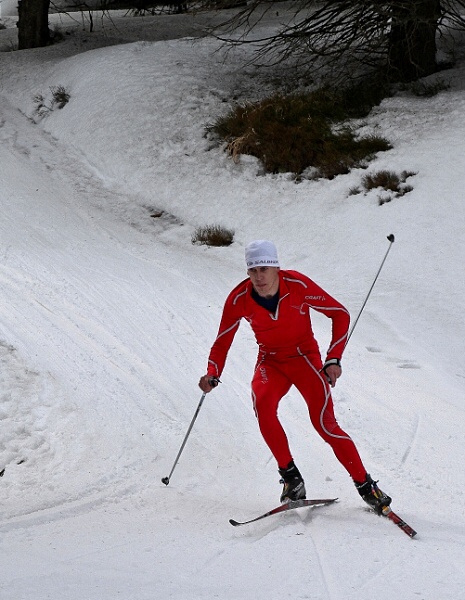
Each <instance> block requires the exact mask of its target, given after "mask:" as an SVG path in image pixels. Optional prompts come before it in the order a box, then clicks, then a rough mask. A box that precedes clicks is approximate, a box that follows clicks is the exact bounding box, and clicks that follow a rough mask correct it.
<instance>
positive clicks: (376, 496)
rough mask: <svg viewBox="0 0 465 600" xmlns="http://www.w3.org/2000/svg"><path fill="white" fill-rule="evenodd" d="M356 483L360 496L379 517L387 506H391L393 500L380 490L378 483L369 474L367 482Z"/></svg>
mask: <svg viewBox="0 0 465 600" xmlns="http://www.w3.org/2000/svg"><path fill="white" fill-rule="evenodd" d="M354 483H355V487H356V488H357V491H358V493H359V494H360V496H361V497H362V498H363V500H365V502H366V503H367V504H368V506H369V507H370V508H372V509H373V510H374V511H375V512H376V513H377V514H378V515H381V514H382V512H383V508H384V507H385V506H389V505H390V504H391V501H392V499H391V498H390V497H389V496H388V495H387V494H385V493H384V492H382V491H381V490H380V489H379V487H378V486H377V483H378V482H377V481H373V479H372V478H371V476H370V475H369V474H368V473H367V475H366V477H365V481H362V482H360V481H354Z"/></svg>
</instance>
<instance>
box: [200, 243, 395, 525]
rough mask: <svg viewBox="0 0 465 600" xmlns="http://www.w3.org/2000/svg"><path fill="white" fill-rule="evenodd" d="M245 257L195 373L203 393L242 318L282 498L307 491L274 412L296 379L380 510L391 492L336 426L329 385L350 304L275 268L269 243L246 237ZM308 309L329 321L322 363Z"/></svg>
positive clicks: (323, 432) (256, 400)
mask: <svg viewBox="0 0 465 600" xmlns="http://www.w3.org/2000/svg"><path fill="white" fill-rule="evenodd" d="M245 259H246V265H247V274H248V278H247V279H245V280H244V281H242V282H241V283H239V285H238V286H236V287H235V288H234V289H233V290H232V292H231V293H230V294H229V296H228V297H227V299H226V302H225V305H224V310H223V315H222V318H221V322H220V326H219V330H218V336H217V338H216V340H215V342H214V343H213V346H212V348H211V351H210V356H209V359H208V368H207V373H206V374H205V375H203V376H202V377H201V378H200V381H199V387H200V388H201V390H202V391H203V392H210V391H211V390H212V389H213V388H214V387H216V385H217V383H218V380H219V378H220V376H221V373H222V371H223V368H224V365H225V362H226V357H227V354H228V351H229V348H230V346H231V344H232V341H233V339H234V336H235V334H236V331H237V330H238V328H239V324H240V321H241V319H246V320H247V321H248V322H249V323H250V325H251V327H252V330H253V332H254V334H255V338H256V341H257V344H258V358H257V363H256V366H255V371H254V376H253V379H252V399H253V405H254V409H255V414H256V416H257V419H258V424H259V427H260V431H261V433H262V435H263V438H264V440H265V442H266V443H267V445H268V447H269V448H270V450H271V452H272V453H273V456H274V457H275V459H276V461H277V463H278V470H279V473H280V475H281V478H282V480H281V483H283V484H284V488H283V492H282V494H281V498H280V500H281V502H283V503H284V502H289V501H292V500H298V499H301V498H305V496H306V491H305V484H304V480H303V478H302V475H301V474H300V472H299V469H298V468H297V467H296V465H295V464H294V460H293V458H292V454H291V451H290V448H289V443H288V440H287V436H286V434H285V432H284V429H283V427H282V425H281V423H280V421H279V418H278V404H279V402H280V400H281V399H282V398H283V396H284V395H285V394H287V392H288V391H289V389H290V387H291V386H292V385H295V387H296V388H297V389H298V390H299V392H300V393H301V394H302V396H303V398H304V400H305V402H306V403H307V406H308V410H309V413H310V419H311V422H312V424H313V426H314V427H315V429H316V431H317V432H318V433H319V434H320V436H321V437H322V438H323V439H324V440H325V441H326V442H327V443H328V444H329V445H330V446H331V448H332V449H333V451H334V454H335V455H336V457H337V459H338V460H339V462H340V463H341V464H342V465H343V467H344V468H345V469H346V470H347V472H348V473H349V475H350V476H351V477H352V479H353V481H354V483H355V486H356V488H357V490H358V492H359V494H360V495H361V497H362V498H363V500H365V502H366V503H367V504H368V505H369V506H370V507H371V508H373V509H374V510H375V511H376V512H378V513H380V512H381V509H382V507H383V506H387V505H389V504H390V502H391V498H390V497H389V496H387V495H386V494H384V493H383V492H382V491H381V490H380V489H379V488H378V486H377V485H376V482H375V481H373V479H372V478H371V477H370V475H369V474H368V473H367V471H366V469H365V467H364V466H363V463H362V460H361V458H360V456H359V453H358V451H357V448H356V447H355V444H354V442H353V441H352V439H351V438H350V437H349V436H348V435H347V433H345V432H344V431H343V430H342V429H341V427H340V426H339V425H338V423H337V421H336V418H335V416H334V409H333V401H332V398H331V392H330V386H331V387H334V386H335V385H336V381H337V380H338V379H339V377H340V376H341V373H342V369H341V357H342V353H343V351H344V348H345V345H346V343H347V335H348V329H349V321H350V316H349V313H348V311H347V310H346V309H345V308H344V306H342V304H340V303H339V302H338V301H337V300H335V299H334V298H332V297H331V296H330V295H329V294H328V293H327V292H325V291H324V290H323V289H322V288H321V287H319V286H318V285H317V284H316V283H314V282H313V281H312V280H311V279H309V278H308V277H307V276H305V275H303V274H302V273H299V272H297V271H289V270H281V269H280V265H279V260H278V254H277V250H276V247H275V245H274V244H273V243H272V242H270V241H267V240H256V241H253V242H250V244H248V246H247V247H246V249H245ZM310 309H313V310H316V311H318V312H320V313H323V314H324V315H325V316H327V317H329V318H330V319H331V321H332V339H331V344H330V347H329V349H328V352H327V355H326V359H325V362H324V363H323V362H322V359H321V355H320V351H319V348H318V343H317V341H316V339H315V337H314V334H313V331H312V325H311V319H310Z"/></svg>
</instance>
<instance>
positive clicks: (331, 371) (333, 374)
mask: <svg viewBox="0 0 465 600" xmlns="http://www.w3.org/2000/svg"><path fill="white" fill-rule="evenodd" d="M324 373H325V375H326V379H327V381H328V383H329V385H330V386H331V387H334V386H335V385H336V381H337V380H338V379H339V377H340V376H341V375H342V369H341V367H340V366H339V365H328V366H327V367H325V368H324Z"/></svg>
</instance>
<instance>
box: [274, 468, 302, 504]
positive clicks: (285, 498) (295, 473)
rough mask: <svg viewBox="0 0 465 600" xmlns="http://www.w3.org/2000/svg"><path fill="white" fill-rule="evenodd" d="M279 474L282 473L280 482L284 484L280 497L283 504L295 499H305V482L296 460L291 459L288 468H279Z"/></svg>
mask: <svg viewBox="0 0 465 600" xmlns="http://www.w3.org/2000/svg"><path fill="white" fill-rule="evenodd" d="M279 474H280V475H281V480H280V483H283V484H284V488H283V492H282V494H281V498H280V501H281V504H286V503H287V502H292V501H293V500H305V498H306V492H305V483H304V480H303V479H302V475H301V474H300V472H299V469H298V468H297V467H296V466H295V464H294V461H293V460H291V462H290V463H289V464H288V465H287V468H286V469H279Z"/></svg>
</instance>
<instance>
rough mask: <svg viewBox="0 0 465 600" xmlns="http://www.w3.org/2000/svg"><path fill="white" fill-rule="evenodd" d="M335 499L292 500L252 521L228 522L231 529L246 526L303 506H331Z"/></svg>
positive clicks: (231, 520) (230, 520)
mask: <svg viewBox="0 0 465 600" xmlns="http://www.w3.org/2000/svg"><path fill="white" fill-rule="evenodd" d="M336 500H337V498H326V499H318V500H292V501H290V502H286V504H281V505H280V506H277V507H276V508H273V509H272V510H269V511H268V512H266V513H264V514H263V515H260V516H259V517H255V518H254V519H250V520H249V521H235V520H234V519H229V522H230V523H231V525H232V526H233V527H238V526H239V525H248V524H249V523H254V522H255V521H260V519H264V518H265V517H270V516H271V515H277V514H279V513H282V512H285V511H288V510H294V509H295V508H303V507H304V506H325V505H327V504H332V503H333V502H336Z"/></svg>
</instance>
